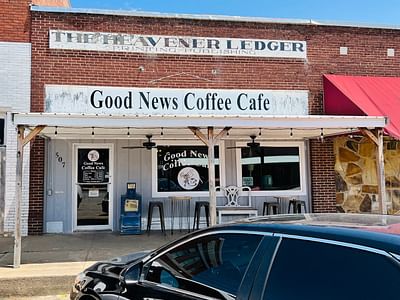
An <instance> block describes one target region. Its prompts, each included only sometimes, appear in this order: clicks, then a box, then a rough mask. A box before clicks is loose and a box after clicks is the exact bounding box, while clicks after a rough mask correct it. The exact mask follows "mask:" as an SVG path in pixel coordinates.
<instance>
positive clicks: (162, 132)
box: [160, 127, 164, 136]
mask: <svg viewBox="0 0 400 300" xmlns="http://www.w3.org/2000/svg"><path fill="white" fill-rule="evenodd" d="M160 135H161V136H163V135H164V127H161V133H160Z"/></svg>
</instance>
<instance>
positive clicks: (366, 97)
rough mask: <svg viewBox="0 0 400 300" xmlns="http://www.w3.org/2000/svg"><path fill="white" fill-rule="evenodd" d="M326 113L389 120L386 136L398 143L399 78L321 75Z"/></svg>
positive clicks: (399, 112) (399, 123) (399, 129)
mask: <svg viewBox="0 0 400 300" xmlns="http://www.w3.org/2000/svg"><path fill="white" fill-rule="evenodd" d="M324 103H325V113H326V114H328V115H353V116H360V115H367V116H384V117H388V118H389V124H388V125H387V126H386V127H385V132H386V133H387V134H389V135H391V136H392V137H394V138H396V139H400V78H398V77H366V76H342V75H324Z"/></svg>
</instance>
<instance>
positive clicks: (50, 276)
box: [0, 232, 183, 299]
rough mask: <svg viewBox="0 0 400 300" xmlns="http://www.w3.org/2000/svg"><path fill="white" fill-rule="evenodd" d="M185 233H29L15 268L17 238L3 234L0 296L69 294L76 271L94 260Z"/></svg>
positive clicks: (146, 247)
mask: <svg viewBox="0 0 400 300" xmlns="http://www.w3.org/2000/svg"><path fill="white" fill-rule="evenodd" d="M182 235H183V233H179V232H174V235H172V236H171V235H170V234H167V235H166V236H165V235H163V234H161V233H160V232H152V233H151V234H150V235H147V234H142V235H119V234H118V233H111V232H96V233H92V232H91V233H74V234H68V235H62V234H46V235H42V236H28V237H24V238H22V255H21V257H22V261H21V267H20V268H17V269H14V268H12V263H13V248H14V239H13V238H12V237H0V299H6V298H7V297H9V296H21V297H22V296H34V295H53V294H59V293H63V294H65V293H68V292H69V289H70V288H71V285H72V282H73V279H74V278H75V276H76V274H78V273H79V272H81V271H82V270H83V269H85V268H86V267H87V266H89V265H90V264H92V263H93V262H94V261H98V260H106V259H109V258H112V257H115V256H120V255H125V254H128V253H132V252H137V251H142V250H150V249H154V248H157V247H159V246H161V245H163V244H165V243H168V242H169V241H172V240H174V239H176V238H178V237H180V236H182ZM13 299H15V298H13Z"/></svg>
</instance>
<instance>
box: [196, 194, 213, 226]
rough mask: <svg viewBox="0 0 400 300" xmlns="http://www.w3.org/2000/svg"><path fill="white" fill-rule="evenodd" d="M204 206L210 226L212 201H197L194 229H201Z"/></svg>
mask: <svg viewBox="0 0 400 300" xmlns="http://www.w3.org/2000/svg"><path fill="white" fill-rule="evenodd" d="M202 207H204V213H205V215H206V222H207V227H209V226H210V203H209V202H208V201H197V202H196V204H195V207H194V220H193V230H195V229H199V224H200V213H201V208H202Z"/></svg>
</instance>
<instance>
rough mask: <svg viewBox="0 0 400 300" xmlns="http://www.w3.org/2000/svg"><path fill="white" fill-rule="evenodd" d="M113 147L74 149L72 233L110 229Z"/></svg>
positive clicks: (89, 145) (99, 145)
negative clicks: (73, 230) (75, 231)
mask: <svg viewBox="0 0 400 300" xmlns="http://www.w3.org/2000/svg"><path fill="white" fill-rule="evenodd" d="M112 150H113V147H112V145H110V144H85V145H84V144H77V145H75V146H74V157H75V159H74V166H75V175H74V180H73V182H74V183H75V184H74V189H75V192H74V195H75V197H74V199H73V207H74V211H75V213H74V225H75V226H74V229H75V230H107V229H112V224H113V222H112V221H113V220H112V216H113V198H112V195H113V181H112V161H113V151H112Z"/></svg>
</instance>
